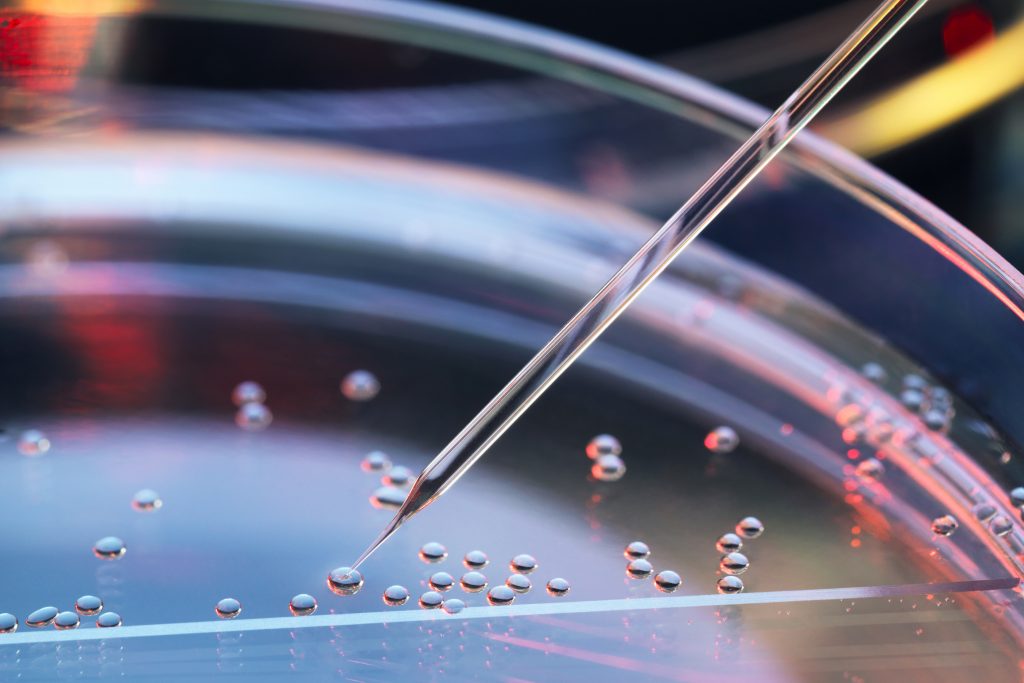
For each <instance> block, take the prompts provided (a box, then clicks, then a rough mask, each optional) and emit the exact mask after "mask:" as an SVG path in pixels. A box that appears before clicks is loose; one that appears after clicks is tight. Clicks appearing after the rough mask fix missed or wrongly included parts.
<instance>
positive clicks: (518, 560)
mask: <svg viewBox="0 0 1024 683" xmlns="http://www.w3.org/2000/svg"><path fill="white" fill-rule="evenodd" d="M508 566H509V567H510V568H511V569H512V571H514V572H517V573H519V574H529V573H531V572H533V571H534V570H536V569H537V567H539V566H540V565H538V564H537V560H535V559H534V558H533V555H527V554H525V553H524V554H522V555H516V556H515V557H513V558H512V561H511V562H509V563H508Z"/></svg>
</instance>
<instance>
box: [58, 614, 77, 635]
mask: <svg viewBox="0 0 1024 683" xmlns="http://www.w3.org/2000/svg"><path fill="white" fill-rule="evenodd" d="M80 623H81V620H80V619H79V617H78V614H77V613H76V612H61V613H59V614H58V615H57V616H55V617H54V618H53V627H54V628H55V629H57V630H58V631H70V630H71V629H73V628H78V625H79V624H80Z"/></svg>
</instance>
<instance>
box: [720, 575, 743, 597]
mask: <svg viewBox="0 0 1024 683" xmlns="http://www.w3.org/2000/svg"><path fill="white" fill-rule="evenodd" d="M742 590H743V579H741V578H740V577H738V576H723V577H722V578H720V579H719V580H718V592H719V593H723V594H726V595H730V594H732V593H739V592H741V591H742Z"/></svg>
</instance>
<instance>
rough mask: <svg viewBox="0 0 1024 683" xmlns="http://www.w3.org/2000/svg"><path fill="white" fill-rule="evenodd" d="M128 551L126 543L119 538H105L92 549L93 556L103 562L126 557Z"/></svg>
mask: <svg viewBox="0 0 1024 683" xmlns="http://www.w3.org/2000/svg"><path fill="white" fill-rule="evenodd" d="M127 551H128V548H126V547H125V545H124V541H122V540H121V539H120V538H118V537H117V536H104V537H103V538H101V539H100V540H98V541H96V545H94V546H93V547H92V552H93V554H94V555H96V557H98V558H100V559H101V560H116V559H118V558H119V557H124V554H125V553H126V552H127Z"/></svg>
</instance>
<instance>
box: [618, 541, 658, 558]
mask: <svg viewBox="0 0 1024 683" xmlns="http://www.w3.org/2000/svg"><path fill="white" fill-rule="evenodd" d="M622 554H623V555H625V557H626V559H627V560H643V559H645V558H647V557H650V555H651V549H650V548H649V547H648V546H647V544H646V543H644V542H643V541H633V542H632V543H630V544H629V545H627V546H626V549H625V550H623V551H622Z"/></svg>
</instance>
